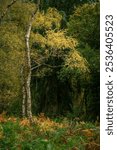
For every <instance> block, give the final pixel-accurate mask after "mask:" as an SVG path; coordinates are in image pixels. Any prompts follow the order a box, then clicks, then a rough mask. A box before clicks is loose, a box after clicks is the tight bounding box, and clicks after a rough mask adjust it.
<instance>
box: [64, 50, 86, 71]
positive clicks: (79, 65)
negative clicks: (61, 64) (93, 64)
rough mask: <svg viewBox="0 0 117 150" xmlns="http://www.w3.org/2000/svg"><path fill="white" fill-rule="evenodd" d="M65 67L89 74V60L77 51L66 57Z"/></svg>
mask: <svg viewBox="0 0 117 150" xmlns="http://www.w3.org/2000/svg"><path fill="white" fill-rule="evenodd" d="M65 66H68V67H69V68H70V69H80V71H81V72H83V73H85V72H89V68H88V62H87V60H86V59H85V58H84V57H82V56H81V54H80V53H79V52H78V51H77V50H72V51H70V52H69V55H68V56H67V57H66V60H65Z"/></svg>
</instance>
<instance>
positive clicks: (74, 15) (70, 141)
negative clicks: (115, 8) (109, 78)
mask: <svg viewBox="0 0 117 150" xmlns="http://www.w3.org/2000/svg"><path fill="white" fill-rule="evenodd" d="M99 149H100V4H99V0H57V1H56V0H5V1H3V0H0V150H99Z"/></svg>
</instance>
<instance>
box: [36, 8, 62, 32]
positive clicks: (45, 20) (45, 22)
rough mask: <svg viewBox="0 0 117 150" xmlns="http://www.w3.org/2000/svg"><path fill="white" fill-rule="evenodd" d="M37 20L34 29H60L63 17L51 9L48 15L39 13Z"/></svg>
mask: <svg viewBox="0 0 117 150" xmlns="http://www.w3.org/2000/svg"><path fill="white" fill-rule="evenodd" d="M35 18H36V19H35V21H34V23H33V28H36V29H41V30H42V29H44V30H49V29H55V28H57V29H59V28H60V25H61V24H60V21H61V19H62V16H61V15H60V14H59V13H58V11H57V10H56V9H55V8H49V9H48V10H47V12H46V13H44V12H42V13H37V15H36V17H35Z"/></svg>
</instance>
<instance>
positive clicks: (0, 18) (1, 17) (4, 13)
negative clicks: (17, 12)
mask: <svg viewBox="0 0 117 150" xmlns="http://www.w3.org/2000/svg"><path fill="white" fill-rule="evenodd" d="M16 1H17V0H12V2H11V3H10V4H8V5H7V7H6V9H5V10H4V12H3V13H2V15H1V16H0V22H1V21H2V19H3V18H4V16H5V15H6V13H7V11H8V10H9V8H10V7H11V6H12V5H13V4H15V3H16Z"/></svg>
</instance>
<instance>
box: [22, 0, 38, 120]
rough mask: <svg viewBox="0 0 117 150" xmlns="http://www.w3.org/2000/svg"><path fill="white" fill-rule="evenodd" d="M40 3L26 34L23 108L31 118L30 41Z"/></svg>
mask: <svg viewBox="0 0 117 150" xmlns="http://www.w3.org/2000/svg"><path fill="white" fill-rule="evenodd" d="M39 4H40V0H38V2H37V6H36V9H35V11H34V12H33V13H32V16H31V19H30V21H29V24H28V27H27V32H26V35H25V41H26V51H25V71H26V77H25V89H26V92H24V94H26V95H24V96H23V97H24V98H25V97H26V104H27V105H26V106H25V107H26V108H24V104H25V99H23V102H22V108H23V112H24V109H25V110H26V114H27V117H28V118H29V119H31V118H32V110H31V87H30V84H31V54H30V42H29V40H30V34H31V28H32V23H33V21H34V18H35V15H36V13H37V12H38V7H39Z"/></svg>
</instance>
